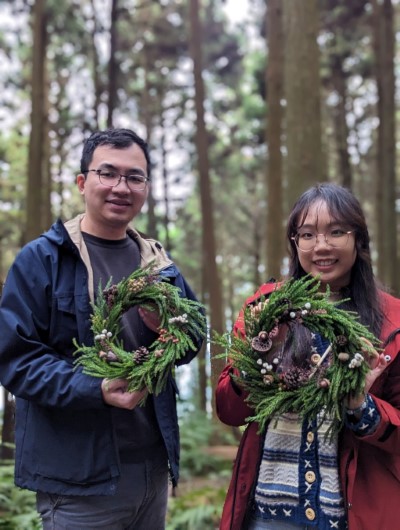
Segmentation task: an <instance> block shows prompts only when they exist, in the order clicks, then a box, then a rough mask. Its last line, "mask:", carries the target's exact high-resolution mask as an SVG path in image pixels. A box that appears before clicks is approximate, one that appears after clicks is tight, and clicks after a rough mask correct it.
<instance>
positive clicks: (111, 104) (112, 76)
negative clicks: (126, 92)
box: [107, 0, 118, 127]
mask: <svg viewBox="0 0 400 530" xmlns="http://www.w3.org/2000/svg"><path fill="white" fill-rule="evenodd" d="M117 24H118V0H112V4H111V26H110V60H109V63H108V115H107V127H112V126H113V116H114V110H115V108H116V106H117V89H118V84H117V79H118V62H117V54H116V53H117V35H118V31H117Z"/></svg>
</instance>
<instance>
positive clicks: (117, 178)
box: [84, 169, 149, 191]
mask: <svg viewBox="0 0 400 530" xmlns="http://www.w3.org/2000/svg"><path fill="white" fill-rule="evenodd" d="M90 172H92V173H97V175H98V177H99V181H100V184H103V186H108V187H109V188H114V187H115V186H118V184H119V183H120V182H121V179H122V178H125V180H126V184H127V186H128V188H129V189H130V190H131V191H143V190H144V189H145V188H146V186H147V182H148V180H149V179H148V177H144V176H143V175H121V174H120V173H118V171H115V170H113V169H88V170H87V171H85V172H84V173H90Z"/></svg>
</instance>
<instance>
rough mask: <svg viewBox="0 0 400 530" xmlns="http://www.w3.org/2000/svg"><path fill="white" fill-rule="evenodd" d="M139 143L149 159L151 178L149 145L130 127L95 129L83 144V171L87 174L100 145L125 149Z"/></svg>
mask: <svg viewBox="0 0 400 530" xmlns="http://www.w3.org/2000/svg"><path fill="white" fill-rule="evenodd" d="M133 144H136V145H138V146H139V147H140V148H141V150H142V151H143V153H144V156H145V158H146V161H147V176H148V178H149V179H150V173H151V160H150V154H149V146H148V144H147V142H145V140H143V138H141V137H140V136H139V135H138V134H136V133H135V132H134V131H131V130H130V129H105V130H104V131H95V132H94V133H92V134H91V135H90V136H89V138H88V139H87V140H86V141H85V143H84V144H83V151H82V158H81V173H83V174H86V172H87V170H88V169H89V165H90V163H91V161H92V158H93V153H94V151H95V149H96V148H97V147H99V146H100V145H109V146H111V147H113V148H115V149H125V148H127V147H130V146H131V145H133Z"/></svg>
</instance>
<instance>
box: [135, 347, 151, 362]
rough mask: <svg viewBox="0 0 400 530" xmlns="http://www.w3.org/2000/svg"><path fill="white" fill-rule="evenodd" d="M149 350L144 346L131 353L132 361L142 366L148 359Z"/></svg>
mask: <svg viewBox="0 0 400 530" xmlns="http://www.w3.org/2000/svg"><path fill="white" fill-rule="evenodd" d="M149 353H150V352H149V350H148V349H147V348H145V347H144V346H141V347H140V348H138V349H137V350H136V351H134V352H133V360H134V361H135V363H136V364H143V363H144V362H145V361H147V359H148V358H149Z"/></svg>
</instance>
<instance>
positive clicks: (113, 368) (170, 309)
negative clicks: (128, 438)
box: [74, 263, 206, 394]
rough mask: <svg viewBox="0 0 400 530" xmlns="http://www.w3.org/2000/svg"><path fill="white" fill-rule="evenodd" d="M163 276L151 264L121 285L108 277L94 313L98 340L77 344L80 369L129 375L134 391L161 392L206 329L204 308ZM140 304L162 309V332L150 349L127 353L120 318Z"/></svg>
mask: <svg viewBox="0 0 400 530" xmlns="http://www.w3.org/2000/svg"><path fill="white" fill-rule="evenodd" d="M165 280H166V278H164V277H162V275H161V274H159V273H157V272H156V271H155V270H154V265H153V263H151V264H150V265H148V266H147V267H144V268H142V269H137V270H136V271H134V272H133V273H132V274H131V275H130V276H129V277H128V278H125V279H123V280H122V281H121V282H119V283H117V284H114V285H113V284H112V280H110V281H109V282H108V284H107V285H106V288H105V289H104V290H103V289H102V287H101V285H99V289H98V295H97V298H96V301H95V303H93V304H92V308H93V313H92V315H91V329H92V331H93V335H94V344H93V345H92V346H85V345H79V344H78V343H77V341H76V340H75V339H74V345H75V347H76V348H77V349H76V351H75V353H74V355H78V354H79V357H77V359H76V360H75V365H76V367H77V366H82V367H83V372H84V373H85V374H88V375H92V376H95V377H101V378H108V379H118V378H124V379H127V380H128V381H129V384H128V391H130V392H133V391H135V390H141V389H143V388H144V387H146V388H147V390H148V391H149V393H152V394H159V393H160V392H161V391H162V390H163V389H164V388H165V385H166V381H167V377H168V374H169V371H170V370H171V369H172V368H173V366H174V365H175V362H176V361H177V360H179V359H181V358H182V357H183V356H184V355H185V353H186V352H187V351H188V350H195V349H196V346H195V345H194V343H193V339H194V338H201V337H203V336H204V335H205V328H206V319H205V316H204V310H203V306H202V305H201V304H200V303H199V302H196V301H194V300H189V299H187V298H181V296H180V292H181V291H180V289H179V288H178V287H175V286H174V285H171V284H170V283H168V282H167V281H165ZM136 305H140V306H142V307H144V308H147V309H150V310H157V311H158V314H159V316H160V321H161V327H160V330H159V336H158V338H157V339H156V340H155V341H154V342H153V343H152V345H151V346H150V347H149V348H146V347H144V346H142V347H140V348H138V349H137V350H135V351H125V349H124V345H123V343H122V341H121V340H120V339H119V338H118V333H119V332H120V330H121V317H122V316H123V314H124V313H125V312H126V311H127V310H128V309H130V308H131V307H133V306H136Z"/></svg>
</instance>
